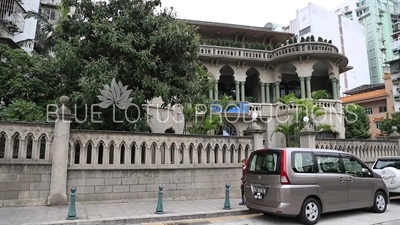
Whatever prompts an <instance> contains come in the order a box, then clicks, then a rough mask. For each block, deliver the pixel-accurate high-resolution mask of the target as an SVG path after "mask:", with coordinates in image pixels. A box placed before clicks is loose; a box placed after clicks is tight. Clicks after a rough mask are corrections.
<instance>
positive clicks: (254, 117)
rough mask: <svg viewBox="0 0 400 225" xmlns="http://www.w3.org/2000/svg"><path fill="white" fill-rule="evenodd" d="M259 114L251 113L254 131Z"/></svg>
mask: <svg viewBox="0 0 400 225" xmlns="http://www.w3.org/2000/svg"><path fill="white" fill-rule="evenodd" d="M257 117H258V114H257V113H256V112H252V113H251V128H252V129H254V123H255V122H256V121H257Z"/></svg>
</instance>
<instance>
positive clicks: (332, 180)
mask: <svg viewBox="0 0 400 225" xmlns="http://www.w3.org/2000/svg"><path fill="white" fill-rule="evenodd" d="M315 157H316V161H317V166H318V173H317V184H318V194H319V196H320V197H321V198H322V201H323V204H324V211H335V210H341V209H346V208H348V206H349V203H348V201H349V199H348V189H347V188H348V186H347V183H348V182H347V180H346V178H347V175H346V173H345V172H344V169H343V167H342V165H341V163H340V156H339V154H318V155H317V154H316V156H315Z"/></svg>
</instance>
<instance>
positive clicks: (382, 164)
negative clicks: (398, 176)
mask: <svg viewBox="0 0 400 225" xmlns="http://www.w3.org/2000/svg"><path fill="white" fill-rule="evenodd" d="M386 167H394V168H396V169H398V170H400V159H378V160H377V161H376V163H375V165H374V168H373V169H378V170H382V169H385V168H386Z"/></svg>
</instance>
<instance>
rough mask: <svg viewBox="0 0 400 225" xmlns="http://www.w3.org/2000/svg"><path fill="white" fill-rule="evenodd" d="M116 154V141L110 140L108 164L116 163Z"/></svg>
mask: <svg viewBox="0 0 400 225" xmlns="http://www.w3.org/2000/svg"><path fill="white" fill-rule="evenodd" d="M114 156H115V142H114V141H110V143H109V144H108V164H110V165H112V164H114Z"/></svg>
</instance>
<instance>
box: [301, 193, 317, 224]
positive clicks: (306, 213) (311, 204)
mask: <svg viewBox="0 0 400 225" xmlns="http://www.w3.org/2000/svg"><path fill="white" fill-rule="evenodd" d="M320 217H321V205H320V204H319V202H318V201H317V200H316V199H314V198H307V199H306V200H305V201H304V202H303V205H302V206H301V211H300V214H299V220H300V222H301V223H303V224H306V225H314V224H316V223H318V220H319V218H320Z"/></svg>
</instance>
